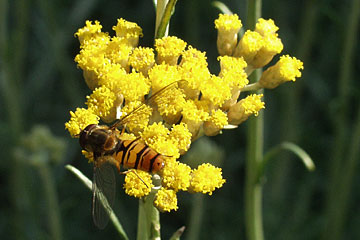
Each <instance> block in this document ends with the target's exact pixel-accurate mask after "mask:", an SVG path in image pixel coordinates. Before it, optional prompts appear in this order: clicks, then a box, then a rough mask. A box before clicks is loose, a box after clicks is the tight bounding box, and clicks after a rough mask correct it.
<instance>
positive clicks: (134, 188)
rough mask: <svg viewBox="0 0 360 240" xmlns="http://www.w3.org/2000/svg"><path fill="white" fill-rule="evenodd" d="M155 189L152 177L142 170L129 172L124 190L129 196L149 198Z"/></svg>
mask: <svg viewBox="0 0 360 240" xmlns="http://www.w3.org/2000/svg"><path fill="white" fill-rule="evenodd" d="M152 187H154V185H153V183H152V179H151V175H150V174H149V173H147V172H144V171H141V170H129V171H127V173H126V177H125V183H124V189H125V193H126V194H127V195H129V196H133V197H137V198H141V197H144V196H147V195H148V194H149V193H150V192H151V188H152Z"/></svg>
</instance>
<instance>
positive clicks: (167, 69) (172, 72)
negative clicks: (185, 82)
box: [149, 63, 181, 92]
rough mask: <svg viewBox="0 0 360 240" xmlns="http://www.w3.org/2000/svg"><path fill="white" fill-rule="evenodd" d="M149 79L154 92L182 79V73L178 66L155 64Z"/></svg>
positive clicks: (150, 71)
mask: <svg viewBox="0 0 360 240" xmlns="http://www.w3.org/2000/svg"><path fill="white" fill-rule="evenodd" d="M149 79H150V82H151V87H152V90H153V91H154V92H157V91H159V90H160V89H162V88H163V87H166V86H168V85H169V84H171V83H173V82H176V81H179V80H181V74H180V73H179V71H178V67H177V66H171V65H168V64H165V63H162V64H159V65H155V66H154V67H152V68H151V69H150V70H149Z"/></svg>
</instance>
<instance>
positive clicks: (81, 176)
mask: <svg viewBox="0 0 360 240" xmlns="http://www.w3.org/2000/svg"><path fill="white" fill-rule="evenodd" d="M65 168H67V169H68V170H69V171H70V172H72V173H73V174H74V175H75V176H76V177H78V178H79V179H80V181H81V182H82V183H83V184H84V185H85V186H86V187H87V188H88V189H89V190H90V191H92V181H91V180H90V179H88V178H87V177H86V176H85V175H84V174H83V173H82V172H80V170H79V169H77V168H75V167H73V166H71V165H66V166H65ZM100 200H101V202H102V204H103V206H104V207H105V209H108V210H109V212H108V214H109V216H110V220H111V222H112V223H113V224H114V227H115V229H116V230H117V231H118V233H119V235H120V237H121V239H124V240H128V239H129V238H128V237H127V235H126V233H125V231H124V229H123V227H122V225H121V223H120V222H119V219H118V218H117V217H116V215H115V213H114V211H113V210H112V209H111V208H110V206H109V203H108V202H107V200H106V198H105V196H104V197H103V198H100Z"/></svg>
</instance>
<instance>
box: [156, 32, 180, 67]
mask: <svg viewBox="0 0 360 240" xmlns="http://www.w3.org/2000/svg"><path fill="white" fill-rule="evenodd" d="M185 47H186V42H184V41H183V40H181V39H180V38H177V37H175V36H169V37H163V38H161V39H156V40H155V49H156V52H157V53H158V55H157V63H159V64H160V63H162V62H165V63H167V64H169V65H176V64H177V61H178V58H179V56H180V54H181V53H182V52H183V51H184V49H185Z"/></svg>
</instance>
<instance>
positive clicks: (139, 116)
mask: <svg viewBox="0 0 360 240" xmlns="http://www.w3.org/2000/svg"><path fill="white" fill-rule="evenodd" d="M140 105H141V107H140V108H138V107H139V106H140ZM136 108H138V109H137V110H136V113H133V111H134V109H136ZM152 111H153V109H152V108H151V107H149V106H147V105H142V102H140V101H133V102H128V103H126V104H125V106H124V107H123V108H122V109H121V112H122V114H124V115H129V114H131V115H130V116H128V117H126V127H127V128H128V129H129V130H130V132H133V133H135V134H137V133H138V132H141V131H143V129H144V128H146V127H147V126H148V124H149V118H150V115H151V114H152Z"/></svg>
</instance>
